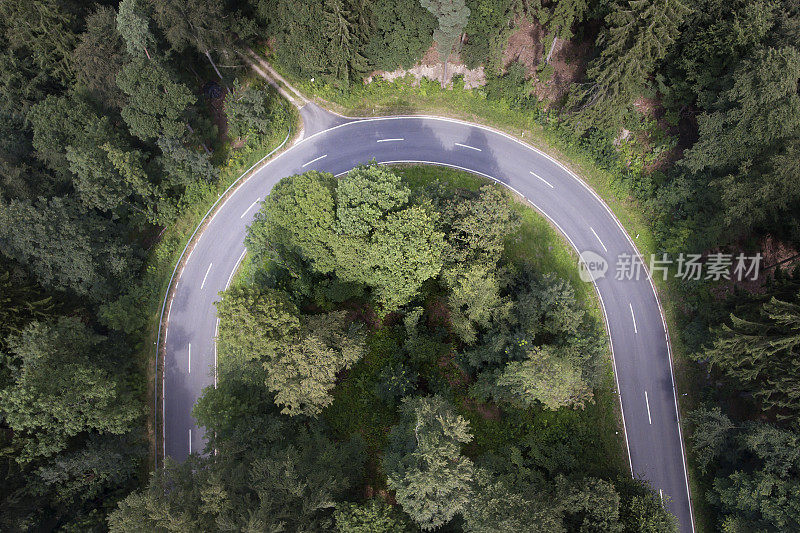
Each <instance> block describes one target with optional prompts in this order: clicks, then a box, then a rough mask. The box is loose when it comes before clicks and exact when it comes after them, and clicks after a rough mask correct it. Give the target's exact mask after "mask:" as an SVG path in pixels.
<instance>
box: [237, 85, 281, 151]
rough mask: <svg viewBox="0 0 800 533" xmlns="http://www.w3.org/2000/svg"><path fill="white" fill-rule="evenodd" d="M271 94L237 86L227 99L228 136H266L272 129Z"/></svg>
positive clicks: (249, 87)
mask: <svg viewBox="0 0 800 533" xmlns="http://www.w3.org/2000/svg"><path fill="white" fill-rule="evenodd" d="M271 100H272V98H271V94H270V92H269V91H268V90H267V89H264V88H258V87H253V86H251V85H248V86H246V87H242V86H240V85H237V86H235V87H234V90H233V91H232V92H231V93H228V95H227V96H226V97H225V115H226V117H227V119H228V134H229V135H230V136H231V137H233V138H240V137H246V136H247V135H249V134H251V133H252V134H256V135H265V134H267V133H269V132H270V131H271V129H272V127H271V121H272V120H273V117H272V114H273V113H272V109H271V107H272V106H271Z"/></svg>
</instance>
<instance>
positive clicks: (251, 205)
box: [239, 197, 261, 218]
mask: <svg viewBox="0 0 800 533" xmlns="http://www.w3.org/2000/svg"><path fill="white" fill-rule="evenodd" d="M259 200H261V198H260V197H259V198H256V201H255V202H253V203H252V204H250V207H248V208H247V209H245V211H244V213H242V216H240V217H239V218H244V216H245V215H246V214H247V213H249V212H250V210H251V209H253V208H254V207H255V206H256V204H257V203H258V201H259Z"/></svg>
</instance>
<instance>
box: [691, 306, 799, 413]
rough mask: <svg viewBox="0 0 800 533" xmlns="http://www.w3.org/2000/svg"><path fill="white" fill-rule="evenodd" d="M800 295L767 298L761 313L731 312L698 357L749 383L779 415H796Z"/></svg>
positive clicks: (768, 406) (747, 385)
mask: <svg viewBox="0 0 800 533" xmlns="http://www.w3.org/2000/svg"><path fill="white" fill-rule="evenodd" d="M798 299H800V295H798V296H796V297H795V298H793V300H792V301H780V300H777V299H775V298H772V299H771V300H770V301H768V302H767V303H765V304H764V305H762V306H761V309H760V317H754V318H752V319H744V318H738V317H736V316H735V315H731V325H730V326H729V325H727V324H725V325H723V326H722V327H721V328H720V329H719V330H718V331H717V332H716V337H717V338H716V339H715V342H714V345H713V346H712V347H711V348H709V349H708V350H707V351H706V352H705V353H704V354H703V356H704V357H706V358H708V360H709V362H710V363H711V365H713V366H719V367H720V368H721V369H722V370H723V371H724V372H725V373H726V374H728V375H729V376H730V377H732V378H733V379H735V380H737V381H738V382H739V383H741V384H742V385H744V386H746V387H749V388H751V390H752V391H753V393H754V394H755V396H756V397H757V398H758V399H759V400H760V401H761V403H762V406H763V408H764V409H776V410H777V411H778V416H779V417H781V418H792V419H794V418H796V416H797V414H798V410H800V403H798V402H800V388H799V387H800V368H798V349H800V304H799V303H798Z"/></svg>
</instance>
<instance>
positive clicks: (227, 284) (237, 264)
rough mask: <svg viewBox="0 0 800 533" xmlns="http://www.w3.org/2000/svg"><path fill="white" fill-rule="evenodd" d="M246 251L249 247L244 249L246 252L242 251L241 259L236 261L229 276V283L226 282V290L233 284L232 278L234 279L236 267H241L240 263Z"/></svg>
mask: <svg viewBox="0 0 800 533" xmlns="http://www.w3.org/2000/svg"><path fill="white" fill-rule="evenodd" d="M246 253H247V248H245V249H244V252H242V255H240V256H239V259H238V260H237V261H236V264H235V265H234V267H233V270H231V275H230V276H228V283H226V284H225V290H226V291H227V290H228V287H230V286H231V280H232V279H233V275H234V274H236V269H238V268H239V264H240V263H241V262H242V259H244V254H246Z"/></svg>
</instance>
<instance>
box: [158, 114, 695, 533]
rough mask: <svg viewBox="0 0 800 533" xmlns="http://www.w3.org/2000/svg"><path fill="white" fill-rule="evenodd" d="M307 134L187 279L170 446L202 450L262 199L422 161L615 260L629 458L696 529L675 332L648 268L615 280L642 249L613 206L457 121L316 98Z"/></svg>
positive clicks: (175, 454)
mask: <svg viewBox="0 0 800 533" xmlns="http://www.w3.org/2000/svg"><path fill="white" fill-rule="evenodd" d="M301 114H302V116H303V119H304V122H305V132H306V134H305V137H304V139H303V140H302V141H300V142H299V143H297V144H296V145H294V146H293V147H292V148H290V149H288V150H286V151H285V152H283V153H282V154H280V155H279V156H277V157H276V158H274V159H273V160H272V161H271V162H269V163H268V164H267V165H266V166H264V167H263V168H262V169H261V170H259V171H258V172H257V173H256V174H254V175H253V176H251V177H250V178H249V179H248V180H247V181H246V182H245V183H243V184H242V185H241V186H240V187H239V188H238V189H237V190H236V192H235V193H234V194H233V195H232V196H231V197H230V198H229V199H228V200H227V201H225V203H224V204H223V205H222V206H221V207H220V208H219V209H218V210H217V212H216V214H215V215H214V217H213V219H212V220H211V221H210V222H209V224H208V226H207V227H206V229H205V231H204V232H203V234H202V237H201V238H200V240H199V242H198V243H197V245H196V246H195V247H194V250H193V251H192V253H191V256H190V257H189V259H188V260H187V262H186V265H185V267H184V269H183V271H182V273H181V275H180V279H179V281H178V286H177V289H176V291H175V297H174V300H173V301H172V304H171V306H170V311H169V317H168V330H167V331H168V334H167V338H166V341H165V342H166V354H167V355H166V358H165V376H164V420H163V430H164V443H165V444H164V448H165V453H166V455H168V456H170V457H172V458H173V459H175V460H178V461H182V460H184V459H185V458H186V457H187V455H188V454H189V453H202V452H203V447H204V437H203V428H200V427H198V426H197V425H196V422H195V420H194V418H193V417H192V414H191V410H192V407H193V406H194V404H195V402H196V400H197V399H198V398H199V397H200V396H201V395H202V393H203V389H204V388H205V387H209V386H211V387H213V386H214V379H215V361H216V351H215V343H214V338H215V332H216V315H215V308H214V305H213V302H214V301H216V300H217V299H218V298H219V296H218V292H219V291H222V290H224V289H225V288H226V287H227V284H228V283H229V280H230V277H231V275H232V273H233V271H234V270H235V268H236V266H237V264H238V262H239V261H240V259H241V257H242V255H243V253H244V252H245V249H244V244H243V240H244V236H245V232H246V227H247V225H248V224H250V222H251V221H252V219H253V216H254V215H255V213H256V212H257V210H258V209H259V205H258V202H259V201H260V200H263V199H264V197H265V196H266V195H267V194H269V191H270V189H271V188H272V186H273V185H274V184H275V183H277V182H278V181H279V180H280V179H281V178H283V177H286V176H290V175H292V174H296V173H300V172H305V171H308V170H320V171H326V172H331V173H333V174H340V173H343V172H346V171H348V170H350V169H351V168H353V167H354V166H355V165H357V164H359V163H364V162H368V161H370V160H373V159H374V160H375V161H377V162H379V163H389V162H400V161H413V162H425V163H436V164H442V165H450V166H453V167H457V168H462V169H465V170H469V171H472V172H476V173H479V174H483V175H485V176H488V177H491V178H494V179H496V180H497V181H499V182H501V183H503V184H505V185H507V186H509V187H512V188H513V189H514V190H516V191H517V192H519V193H520V194H522V195H523V196H525V198H527V199H528V200H529V201H530V202H531V203H532V204H534V206H535V207H536V208H537V209H538V210H539V211H540V212H541V213H543V214H544V215H545V216H546V217H548V218H549V219H550V220H551V221H552V222H553V223H554V224H555V225H556V226H557V227H558V228H559V229H560V230H561V231H562V232H563V233H564V235H565V236H566V237H567V238H568V239H569V240H570V242H571V243H572V245H573V246H574V247H575V248H576V249H577V250H579V251H581V252H583V251H586V250H590V251H593V252H595V253H597V254H599V255H600V256H602V257H603V258H605V259H606V260H607V261H608V264H609V271H608V272H607V274H606V277H605V278H602V279H600V280H598V282H597V284H596V285H597V289H598V293H599V295H600V297H601V300H602V303H603V306H604V308H605V315H606V318H607V324H608V328H609V331H610V335H611V342H612V348H613V354H614V363H615V374H616V378H617V380H618V385H619V391H620V398H621V406H622V409H623V416H624V423H625V431H626V435H627V441H628V448H629V455H630V463H631V467H632V471H633V473H634V475H635V476H637V477H642V478H644V479H647V480H648V481H650V482H651V484H652V486H653V487H654V488H655V489H656V490H657V491H659V492H660V493H661V494H663V497H664V498H665V500H668V501H669V504H668V505H669V508H670V510H671V511H672V512H673V513H674V514H675V515H676V516H677V517H678V519H679V522H680V526H681V531H683V532H689V531H693V524H692V518H691V509H690V503H689V493H688V485H687V481H686V471H685V460H684V454H683V448H682V439H681V434H680V427H679V423H678V414H677V402H676V392H675V389H674V380H673V376H672V368H671V360H670V355H669V352H668V343H667V338H666V335H667V334H666V331H665V327H664V323H663V321H662V317H661V312H660V307H659V305H658V302H657V299H656V295H655V292H654V290H653V287H652V285H651V283H650V281H649V279H648V278H647V275H646V273H645V271H644V270H643V271H642V276H641V277H640V278H639V279H638V280H616V279H615V266H614V265H615V264H616V263H617V257H618V256H619V255H621V254H628V255H630V256H633V255H635V254H636V251H635V249H634V247H633V246H632V244H631V240H630V239H629V238H628V236H627V234H626V233H625V232H624V231H623V229H622V227H621V225H620V224H619V223H618V222H617V220H616V218H615V217H614V216H613V215H612V214H611V213H610V211H609V210H608V209H607V208H606V206H605V204H604V203H603V202H602V201H600V199H599V198H598V197H597V196H596V195H595V194H594V193H593V192H592V191H591V190H590V189H589V188H588V187H586V186H585V185H584V184H583V183H582V182H581V181H580V180H579V179H577V178H576V177H575V176H573V175H571V174H570V173H569V172H568V171H566V170H565V169H564V168H563V167H562V166H560V165H559V164H558V163H556V162H555V161H554V160H552V159H550V158H548V157H547V156H546V155H544V154H542V153H539V152H537V151H535V150H534V149H532V148H531V147H529V146H528V145H525V144H523V143H521V142H519V141H517V140H515V139H513V138H511V137H509V136H506V135H504V134H501V133H498V132H495V131H492V130H489V129H487V128H483V127H480V126H476V125H472V124H467V123H464V122H459V121H454V120H450V119H441V118H428V117H387V118H379V119H362V120H348V119H345V118H343V117H339V116H334V115H331V114H329V113H327V112H326V111H324V110H322V109H321V108H319V107H317V106H316V105H314V104H307V105H306V106H305V107H304V108H303V109H302V111H301Z"/></svg>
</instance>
